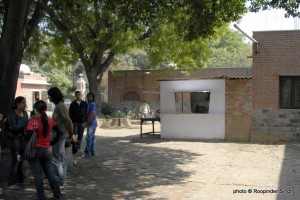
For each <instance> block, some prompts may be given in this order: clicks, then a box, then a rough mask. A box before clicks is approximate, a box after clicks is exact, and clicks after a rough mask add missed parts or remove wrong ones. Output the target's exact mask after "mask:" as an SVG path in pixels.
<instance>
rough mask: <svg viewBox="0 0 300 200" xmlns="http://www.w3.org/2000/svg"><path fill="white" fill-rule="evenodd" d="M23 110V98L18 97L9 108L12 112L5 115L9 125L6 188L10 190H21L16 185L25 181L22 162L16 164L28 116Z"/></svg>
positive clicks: (24, 102)
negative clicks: (9, 154)
mask: <svg viewBox="0 0 300 200" xmlns="http://www.w3.org/2000/svg"><path fill="white" fill-rule="evenodd" d="M25 108H26V99H25V97H22V96H18V97H16V98H15V100H14V104H13V106H12V107H11V109H12V110H11V111H10V112H9V113H8V115H7V122H8V125H9V137H8V147H9V149H10V152H11V163H10V170H9V177H8V184H7V188H8V189H12V190H18V189H21V188H20V186H19V185H18V184H19V183H23V182H24V179H25V177H24V174H23V170H22V165H23V162H22V161H21V162H18V159H17V156H18V151H19V149H20V145H21V142H22V139H23V136H24V135H25V129H26V127H27V123H28V114H27V112H26V110H25Z"/></svg>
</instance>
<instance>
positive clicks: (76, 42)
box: [45, 7, 90, 67]
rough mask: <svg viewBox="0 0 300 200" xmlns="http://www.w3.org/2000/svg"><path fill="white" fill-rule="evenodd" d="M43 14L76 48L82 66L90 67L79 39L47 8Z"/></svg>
mask: <svg viewBox="0 0 300 200" xmlns="http://www.w3.org/2000/svg"><path fill="white" fill-rule="evenodd" d="M45 12H46V13H47V14H48V15H49V16H50V20H51V21H52V22H53V23H54V25H55V27H56V28H57V29H58V30H59V31H61V32H62V33H63V34H65V35H66V37H67V38H68V39H69V40H70V42H71V44H72V45H73V46H74V47H75V48H76V50H77V52H78V54H79V57H80V59H81V61H82V62H83V63H84V66H86V67H90V63H89V58H87V56H86V55H85V53H84V46H83V44H82V43H81V42H80V40H79V38H78V37H77V36H76V35H74V34H72V33H71V31H70V29H69V28H68V27H67V26H66V25H65V24H64V23H63V22H62V21H61V20H59V19H58V17H57V16H56V14H55V12H54V11H53V10H52V9H51V8H49V7H46V8H45Z"/></svg>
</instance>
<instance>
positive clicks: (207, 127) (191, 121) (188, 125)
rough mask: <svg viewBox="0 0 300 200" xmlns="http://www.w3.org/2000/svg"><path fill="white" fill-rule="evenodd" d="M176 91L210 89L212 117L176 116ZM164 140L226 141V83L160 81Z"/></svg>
mask: <svg viewBox="0 0 300 200" xmlns="http://www.w3.org/2000/svg"><path fill="white" fill-rule="evenodd" d="M174 90H181V91H183V90H185V91H192V90H209V91H210V101H209V114H176V105H175V97H174V93H172V92H170V91H174ZM160 111H161V137H162V138H186V139H192V138H194V139H224V138H225V80H223V79H222V80H181V81H161V82H160Z"/></svg>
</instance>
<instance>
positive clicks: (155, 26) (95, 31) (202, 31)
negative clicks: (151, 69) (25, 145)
mask: <svg viewBox="0 0 300 200" xmlns="http://www.w3.org/2000/svg"><path fill="white" fill-rule="evenodd" d="M245 1H246V0H224V1H215V0H211V1H202V0H187V1H180V0H151V1H149V0H130V1H128V0H101V1H99V0H94V1H91V0H89V1H82V0H73V1H69V0H67V1H66V0H53V1H51V3H50V4H49V6H47V7H45V11H46V13H47V15H48V19H49V21H48V22H47V23H46V24H47V25H48V26H47V29H45V30H46V31H49V33H56V34H57V35H59V36H61V37H64V38H66V39H67V40H68V42H69V44H70V46H71V47H72V48H73V49H74V50H75V51H76V52H77V53H78V55H79V57H80V59H81V61H82V63H83V65H84V68H85V71H86V73H87V77H88V81H89V89H90V91H91V92H93V93H95V97H96V102H98V103H99V102H100V101H99V97H100V95H99V86H100V83H101V79H102V76H103V73H104V72H105V70H107V68H108V67H109V66H110V64H111V63H112V61H113V59H114V57H115V55H117V54H124V53H125V52H127V51H128V50H129V49H131V48H133V47H136V46H138V47H139V46H147V47H148V48H149V49H148V50H149V51H150V52H151V55H150V56H151V57H152V58H153V57H155V56H157V57H158V58H159V60H160V61H170V60H171V58H172V56H173V55H174V54H175V53H177V54H179V55H180V54H182V55H187V54H188V53H183V52H189V50H190V48H188V45H187V46H185V47H183V48H178V46H177V45H178V43H176V40H178V39H180V40H179V41H183V40H189V41H191V43H190V44H189V45H191V46H195V45H198V42H199V41H200V39H199V37H208V36H209V35H212V34H213V33H214V32H215V29H216V28H218V27H220V26H222V25H223V24H224V23H228V22H231V21H236V20H238V19H240V18H241V15H242V14H243V13H245V12H246V7H245ZM169 28H171V29H172V30H175V31H176V32H175V34H174V33H173V34H171V35H167V34H166V33H168V31H167V30H168V29H169ZM166 42H168V43H166ZM173 42H174V43H173ZM163 44H167V48H166V47H165V46H164V45H163ZM173 44H176V45H173ZM161 52H165V53H163V54H162V53H161ZM174 52H175V53H174ZM199 53H200V54H201V51H197V52H191V51H190V52H189V56H187V57H182V58H179V57H178V59H177V60H175V62H176V63H177V62H178V63H179V65H181V66H184V63H192V62H191V60H192V58H193V57H194V56H195V55H197V56H199ZM173 58H174V57H173ZM157 60H158V59H157ZM157 60H156V62H157ZM178 63H177V64H178ZM195 65H197V63H195Z"/></svg>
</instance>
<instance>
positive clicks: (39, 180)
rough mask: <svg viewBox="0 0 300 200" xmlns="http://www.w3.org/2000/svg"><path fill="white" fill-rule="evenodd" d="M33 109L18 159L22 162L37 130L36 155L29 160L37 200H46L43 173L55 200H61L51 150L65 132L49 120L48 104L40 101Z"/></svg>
mask: <svg viewBox="0 0 300 200" xmlns="http://www.w3.org/2000/svg"><path fill="white" fill-rule="evenodd" d="M33 108H34V117H32V118H30V120H29V122H28V126H27V131H26V135H25V137H24V139H23V143H22V146H21V148H20V150H19V156H18V159H19V160H22V155H23V151H24V148H25V145H26V143H27V141H29V140H30V138H31V135H32V133H33V131H34V129H35V130H36V131H37V138H36V139H37V141H36V153H35V157H34V158H33V159H29V160H28V163H29V166H30V169H31V172H32V174H33V178H34V184H35V188H36V192H37V199H38V200H44V199H46V196H45V192H44V184H43V172H44V174H45V175H46V177H47V179H48V181H49V184H50V187H51V189H52V191H53V197H54V199H60V198H61V191H60V188H59V185H58V182H57V180H56V179H55V177H54V174H53V169H52V165H51V154H50V152H49V148H50V146H52V145H54V144H55V143H56V142H57V141H58V140H59V139H60V137H61V136H62V134H63V132H62V131H61V130H60V129H59V128H58V126H57V125H56V124H55V122H54V121H53V120H52V119H50V118H48V116H47V114H46V110H47V104H46V102H44V101H41V100H39V101H37V102H35V103H34V105H33ZM52 130H54V131H55V133H56V135H55V137H54V139H53V140H52V141H50V138H51V132H52Z"/></svg>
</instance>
